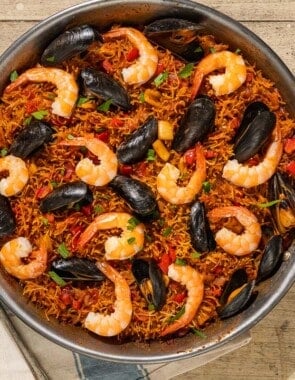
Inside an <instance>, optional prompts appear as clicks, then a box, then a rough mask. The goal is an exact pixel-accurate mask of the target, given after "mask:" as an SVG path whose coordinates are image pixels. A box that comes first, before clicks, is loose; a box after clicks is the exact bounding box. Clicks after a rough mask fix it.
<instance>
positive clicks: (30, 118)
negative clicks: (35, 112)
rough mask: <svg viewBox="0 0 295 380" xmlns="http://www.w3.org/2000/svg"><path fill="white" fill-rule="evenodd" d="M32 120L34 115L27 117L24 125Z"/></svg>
mask: <svg viewBox="0 0 295 380" xmlns="http://www.w3.org/2000/svg"><path fill="white" fill-rule="evenodd" d="M31 121H32V116H29V117H26V118H25V120H24V126H26V125H29V124H30V123H31Z"/></svg>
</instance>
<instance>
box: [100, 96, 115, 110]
mask: <svg viewBox="0 0 295 380" xmlns="http://www.w3.org/2000/svg"><path fill="white" fill-rule="evenodd" d="M112 102H113V100H112V99H108V100H106V101H105V102H104V103H102V104H101V105H100V106H98V107H97V110H98V111H102V112H108V111H109V109H110V106H111V104H112Z"/></svg>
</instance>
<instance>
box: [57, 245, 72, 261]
mask: <svg viewBox="0 0 295 380" xmlns="http://www.w3.org/2000/svg"><path fill="white" fill-rule="evenodd" d="M57 252H58V253H59V254H60V255H61V257H63V258H64V259H66V258H68V257H69V256H70V251H69V250H68V248H67V246H66V245H65V243H61V244H60V245H59V246H58V247H57Z"/></svg>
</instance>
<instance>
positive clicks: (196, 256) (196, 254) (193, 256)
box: [191, 251, 201, 259]
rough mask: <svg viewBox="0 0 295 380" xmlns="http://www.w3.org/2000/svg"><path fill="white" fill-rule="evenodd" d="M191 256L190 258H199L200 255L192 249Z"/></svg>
mask: <svg viewBox="0 0 295 380" xmlns="http://www.w3.org/2000/svg"><path fill="white" fill-rule="evenodd" d="M191 256H192V259H199V258H200V257H201V253H200V252H197V251H194V252H192V254H191Z"/></svg>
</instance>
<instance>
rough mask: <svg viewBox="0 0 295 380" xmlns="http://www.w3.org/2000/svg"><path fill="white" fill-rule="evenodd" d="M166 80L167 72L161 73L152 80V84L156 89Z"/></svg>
mask: <svg viewBox="0 0 295 380" xmlns="http://www.w3.org/2000/svg"><path fill="white" fill-rule="evenodd" d="M167 79H168V72H167V71H163V72H162V73H161V74H159V75H158V76H157V77H156V78H155V79H154V84H155V86H156V87H159V86H161V84H162V83H164V82H165V81H166V80H167Z"/></svg>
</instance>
